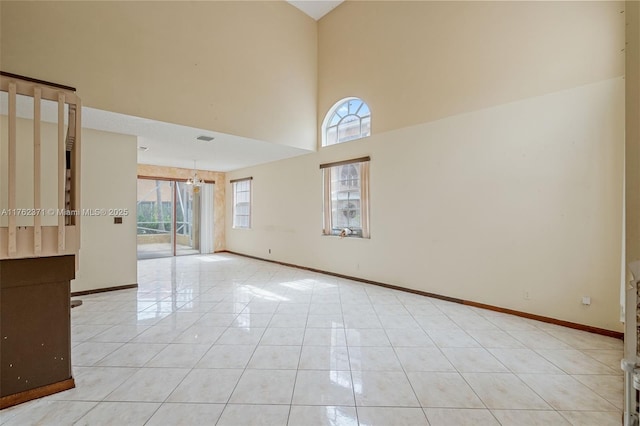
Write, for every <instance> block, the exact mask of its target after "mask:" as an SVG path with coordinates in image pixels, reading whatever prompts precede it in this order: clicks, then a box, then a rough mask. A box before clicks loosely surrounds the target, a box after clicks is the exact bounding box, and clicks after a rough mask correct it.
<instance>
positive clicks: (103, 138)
mask: <svg viewBox="0 0 640 426" xmlns="http://www.w3.org/2000/svg"><path fill="white" fill-rule="evenodd" d="M136 142H137V140H136V138H135V137H134V136H126V135H120V134H116V133H108V132H101V131H98V130H91V129H83V130H82V166H81V170H82V171H81V173H82V176H81V178H82V188H81V192H82V195H81V196H82V198H81V204H82V208H83V209H107V210H108V209H128V211H129V214H128V215H126V216H123V221H122V224H119V225H116V224H114V223H113V217H112V216H109V215H106V216H94V217H88V216H85V217H83V218H82V224H81V242H80V268H79V270H78V272H77V273H76V279H75V280H74V281H72V282H71V291H85V290H94V289H100V288H107V287H116V286H121V285H130V284H135V283H137V282H138V277H137V273H138V269H137V261H136V155H137V145H136Z"/></svg>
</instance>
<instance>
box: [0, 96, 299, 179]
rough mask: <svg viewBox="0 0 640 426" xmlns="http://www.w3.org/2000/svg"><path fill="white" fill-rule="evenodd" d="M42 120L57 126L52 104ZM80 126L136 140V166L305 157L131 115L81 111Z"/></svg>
mask: <svg viewBox="0 0 640 426" xmlns="http://www.w3.org/2000/svg"><path fill="white" fill-rule="evenodd" d="M7 109H8V98H7V93H6V92H0V114H2V115H7V113H8V111H7ZM16 113H17V115H18V117H21V118H29V119H30V118H33V100H32V98H28V97H24V96H18V99H17V106H16ZM42 121H45V122H50V123H56V122H57V104H56V103H54V102H50V101H43V103H42ZM82 127H83V128H88V129H95V130H102V131H106V132H113V133H121V134H125V135H133V136H137V137H138V148H140V147H147V148H148V150H147V151H142V150H140V149H138V163H140V164H153V165H158V166H169V167H184V168H188V169H190V168H193V165H194V163H193V162H194V160H196V166H197V168H198V169H200V170H214V171H220V172H228V171H231V170H237V169H241V168H244V167H250V166H255V165H258V164H264V163H269V162H272V161H277V160H281V159H285V158H290V157H295V156H298V155H303V154H307V153H308V152H309V151H306V150H303V149H299V148H293V147H290V146H286V145H279V144H273V143H269V142H264V141H260V140H256V139H249V138H244V137H240V136H233V135H229V134H225V133H219V132H214V131H211V130H204V129H196V128H193V127H187V126H180V125H177V124H171V123H164V122H160V121H155V120H148V119H146V118H140V117H133V116H129V115H124V114H118V113H114V112H108V111H102V110H98V109H94V108H88V107H83V108H82ZM200 135H206V136H213V137H214V138H215V139H214V140H213V141H211V142H202V141H199V140H196V138H197V137H198V136H200Z"/></svg>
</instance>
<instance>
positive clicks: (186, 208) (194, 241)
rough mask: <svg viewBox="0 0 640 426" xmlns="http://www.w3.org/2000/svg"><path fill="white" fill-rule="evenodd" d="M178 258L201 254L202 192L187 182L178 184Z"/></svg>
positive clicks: (176, 237)
mask: <svg viewBox="0 0 640 426" xmlns="http://www.w3.org/2000/svg"><path fill="white" fill-rule="evenodd" d="M175 192H176V203H175V209H176V235H175V239H176V245H175V247H176V252H175V254H176V255H177V256H181V255H185V254H197V253H200V214H199V213H200V203H199V201H200V196H199V195H200V191H194V190H193V187H192V186H191V185H187V184H186V182H176V191H175Z"/></svg>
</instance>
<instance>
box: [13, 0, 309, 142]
mask: <svg viewBox="0 0 640 426" xmlns="http://www.w3.org/2000/svg"><path fill="white" fill-rule="evenodd" d="M1 9H2V12H1V14H0V19H1V21H0V40H1V45H0V64H1V67H2V70H3V71H8V72H13V73H17V74H22V75H26V76H29V77H34V78H40V79H43V80H48V81H54V82H57V83H61V84H67V85H70V86H74V87H76V88H77V89H78V94H79V96H80V97H81V98H82V101H83V105H85V106H89V107H93V108H98V109H104V110H107V111H114V112H118V113H122V114H129V115H134V116H140V117H146V118H151V119H155V120H159V121H166V122H170V123H177V124H182V125H187V126H193V127H198V128H202V129H209V130H214V131H218V132H223V133H229V134H233V135H238V136H244V137H249V138H254V139H259V140H265V141H268V142H273V143H280V144H286V145H291V146H295V147H299V148H305V149H315V146H316V132H315V128H316V126H315V123H316V101H317V95H316V90H317V87H316V82H317V78H316V76H317V25H316V23H315V21H313V20H312V19H311V18H309V17H308V16H306V15H305V14H303V13H302V12H300V11H299V10H298V9H296V8H295V7H293V6H291V5H289V4H287V3H286V2H284V1H269V2H264V1H246V2H244V1H243V2H231V1H227V2H225V1H214V2H211V1H208V2H179V1H174V2H164V1H160V2H147V1H141V2H116V1H113V2H93V1H84V2H61V1H50V2H49V1H47V2H6V1H3V2H1Z"/></svg>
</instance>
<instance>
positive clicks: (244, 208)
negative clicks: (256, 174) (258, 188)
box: [231, 178, 252, 229]
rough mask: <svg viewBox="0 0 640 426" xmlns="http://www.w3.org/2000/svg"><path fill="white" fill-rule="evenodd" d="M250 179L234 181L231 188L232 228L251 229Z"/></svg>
mask: <svg viewBox="0 0 640 426" xmlns="http://www.w3.org/2000/svg"><path fill="white" fill-rule="evenodd" d="M251 179H252V178H245V179H236V180H232V181H231V185H232V186H233V227H234V228H245V229H249V228H251Z"/></svg>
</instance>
